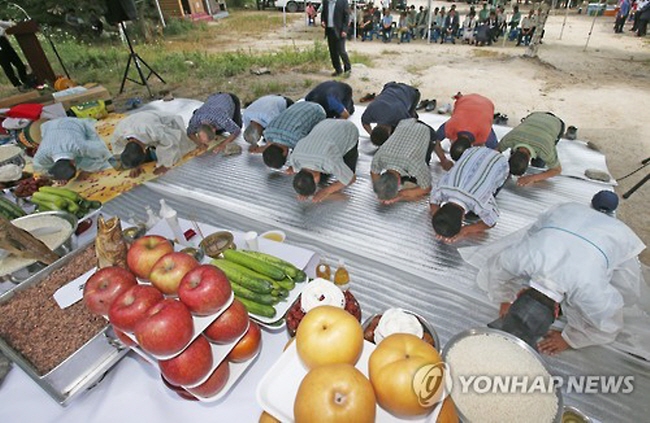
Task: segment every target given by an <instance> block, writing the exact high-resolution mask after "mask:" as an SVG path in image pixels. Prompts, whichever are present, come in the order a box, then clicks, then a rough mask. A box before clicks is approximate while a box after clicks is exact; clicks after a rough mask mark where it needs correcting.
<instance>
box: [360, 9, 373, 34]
mask: <svg viewBox="0 0 650 423" xmlns="http://www.w3.org/2000/svg"><path fill="white" fill-rule="evenodd" d="M372 11H373V10H372V8H371V7H370V6H368V7H367V8H366V9H365V11H364V13H363V17H362V18H361V19H362V20H361V25H360V27H361V41H366V39H368V38H370V40H372V31H373V30H374V27H375V22H374V19H373V14H372Z"/></svg>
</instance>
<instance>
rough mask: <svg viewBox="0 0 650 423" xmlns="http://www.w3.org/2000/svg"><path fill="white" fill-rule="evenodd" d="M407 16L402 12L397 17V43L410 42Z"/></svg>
mask: <svg viewBox="0 0 650 423" xmlns="http://www.w3.org/2000/svg"><path fill="white" fill-rule="evenodd" d="M408 19H409V18H408V14H407V13H406V12H402V13H400V15H399V22H398V24H397V33H398V34H399V43H400V44H401V43H403V42H405V41H406V42H410V41H411V35H410V28H409V22H408Z"/></svg>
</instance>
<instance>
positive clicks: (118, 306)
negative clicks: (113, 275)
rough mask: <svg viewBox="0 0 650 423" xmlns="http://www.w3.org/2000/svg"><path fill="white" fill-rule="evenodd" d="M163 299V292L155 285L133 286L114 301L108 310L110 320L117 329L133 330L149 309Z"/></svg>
mask: <svg viewBox="0 0 650 423" xmlns="http://www.w3.org/2000/svg"><path fill="white" fill-rule="evenodd" d="M162 300H163V295H162V293H161V292H160V291H158V290H157V289H156V288H154V287H153V286H150V285H135V286H132V287H131V288H129V289H127V290H126V291H124V292H123V293H122V294H121V295H120V296H119V297H117V298H116V299H115V301H113V304H111V308H110V309H109V310H108V321H109V322H111V324H112V325H113V326H114V327H115V328H116V329H119V330H121V331H124V332H133V330H134V329H135V326H136V325H137V324H138V322H140V321H141V320H142V319H144V317H145V315H146V313H147V311H148V310H149V309H150V308H151V307H153V306H154V305H156V304H158V303H159V302H160V301H162Z"/></svg>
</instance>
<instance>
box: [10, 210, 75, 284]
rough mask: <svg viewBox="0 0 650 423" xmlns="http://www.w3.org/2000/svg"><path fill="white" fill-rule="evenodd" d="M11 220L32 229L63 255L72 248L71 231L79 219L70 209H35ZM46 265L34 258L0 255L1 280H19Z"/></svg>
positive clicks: (15, 223)
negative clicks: (1, 256)
mask: <svg viewBox="0 0 650 423" xmlns="http://www.w3.org/2000/svg"><path fill="white" fill-rule="evenodd" d="M11 223H12V224H14V225H15V226H17V227H19V228H21V229H24V230H26V231H28V232H30V233H32V232H34V236H35V237H36V238H38V239H40V240H41V241H43V243H45V245H47V246H48V247H49V248H50V249H51V250H52V251H54V253H56V254H57V255H58V256H59V257H63V256H64V255H66V254H68V253H69V252H70V251H72V249H73V248H74V232H75V230H76V229H77V223H78V221H77V218H76V217H75V216H74V215H72V214H70V213H67V212H63V211H47V212H41V213H34V214H30V215H27V216H23V217H19V218H17V219H14V220H12V221H11ZM44 228H45V230H44V231H43V229H44ZM39 232H41V234H39ZM45 267H46V266H45V265H44V264H43V263H41V262H38V261H36V260H35V259H28V258H21V257H16V256H15V255H13V254H9V255H8V256H6V257H3V258H2V259H0V281H11V282H14V283H20V282H22V281H24V280H26V279H27V278H29V277H31V276H32V275H34V274H35V273H37V272H39V271H41V270H42V269H44V268H45Z"/></svg>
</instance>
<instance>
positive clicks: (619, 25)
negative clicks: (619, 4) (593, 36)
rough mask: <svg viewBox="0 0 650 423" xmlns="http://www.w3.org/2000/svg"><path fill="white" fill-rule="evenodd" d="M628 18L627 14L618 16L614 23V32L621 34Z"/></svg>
mask: <svg viewBox="0 0 650 423" xmlns="http://www.w3.org/2000/svg"><path fill="white" fill-rule="evenodd" d="M626 20H627V15H625V16H617V17H616V22H615V23H614V32H616V33H617V34H620V33H621V32H623V27H624V26H625V21H626Z"/></svg>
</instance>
